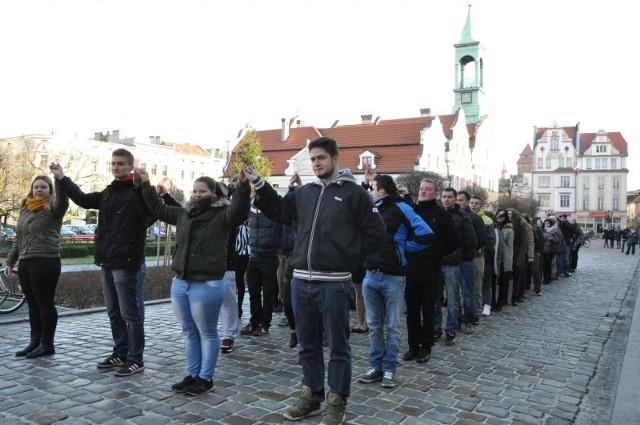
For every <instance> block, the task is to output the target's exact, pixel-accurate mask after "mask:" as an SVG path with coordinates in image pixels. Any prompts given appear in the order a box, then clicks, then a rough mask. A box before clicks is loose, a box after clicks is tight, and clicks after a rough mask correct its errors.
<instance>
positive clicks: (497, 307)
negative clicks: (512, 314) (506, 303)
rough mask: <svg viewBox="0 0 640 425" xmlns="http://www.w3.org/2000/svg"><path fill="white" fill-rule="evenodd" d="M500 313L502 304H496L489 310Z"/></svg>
mask: <svg viewBox="0 0 640 425" xmlns="http://www.w3.org/2000/svg"><path fill="white" fill-rule="evenodd" d="M500 311H502V304H500V303H498V304H496V306H495V307H493V308H492V309H491V312H500Z"/></svg>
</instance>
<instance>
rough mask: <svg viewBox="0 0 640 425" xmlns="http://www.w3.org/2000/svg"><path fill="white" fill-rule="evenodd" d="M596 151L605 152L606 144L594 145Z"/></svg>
mask: <svg viewBox="0 0 640 425" xmlns="http://www.w3.org/2000/svg"><path fill="white" fill-rule="evenodd" d="M596 153H607V145H596Z"/></svg>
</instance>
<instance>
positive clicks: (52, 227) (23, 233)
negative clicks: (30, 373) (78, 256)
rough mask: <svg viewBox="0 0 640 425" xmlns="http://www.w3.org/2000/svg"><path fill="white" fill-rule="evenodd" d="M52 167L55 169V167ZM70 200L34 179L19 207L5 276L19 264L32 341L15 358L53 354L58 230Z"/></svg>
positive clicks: (47, 180) (45, 181) (44, 180)
mask: <svg viewBox="0 0 640 425" xmlns="http://www.w3.org/2000/svg"><path fill="white" fill-rule="evenodd" d="M51 167H55V165H54V164H52V165H51ZM68 207H69V198H68V197H67V195H66V194H65V193H64V191H63V190H62V188H61V187H60V185H59V183H58V182H57V181H56V184H55V191H54V185H53V182H52V181H51V179H50V178H49V177H47V176H37V177H36V178H35V179H33V182H32V183H31V189H30V190H29V194H28V195H27V197H26V198H25V199H24V200H23V201H22V205H21V206H20V217H19V218H18V223H17V225H16V239H15V241H14V242H13V246H12V247H11V250H10V251H9V254H8V255H7V261H6V266H5V268H4V275H5V276H7V277H9V276H11V274H12V271H11V270H12V269H13V267H14V266H15V265H16V263H17V262H18V261H19V262H20V264H19V265H20V267H19V271H18V278H19V279H20V286H22V291H23V292H24V296H25V298H26V300H27V304H28V305H29V324H30V326H31V341H30V342H29V345H27V346H26V347H25V348H24V349H22V350H20V351H17V352H16V356H18V357H27V358H29V359H31V358H35V357H40V356H46V355H50V354H54V353H55V349H54V346H53V339H54V335H55V333H56V325H57V324H58V311H57V310H56V306H55V303H54V297H55V293H56V286H57V285H58V278H59V277H60V271H61V264H60V227H61V226H62V218H63V217H64V214H65V212H66V211H67V208H68Z"/></svg>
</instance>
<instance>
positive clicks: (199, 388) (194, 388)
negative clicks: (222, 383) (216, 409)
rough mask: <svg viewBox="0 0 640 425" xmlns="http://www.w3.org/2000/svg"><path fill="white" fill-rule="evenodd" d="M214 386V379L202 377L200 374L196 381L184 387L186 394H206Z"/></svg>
mask: <svg viewBox="0 0 640 425" xmlns="http://www.w3.org/2000/svg"><path fill="white" fill-rule="evenodd" d="M212 388H213V379H208V380H207V379H202V378H201V377H199V376H196V379H195V381H194V382H193V383H192V384H191V385H188V386H186V387H185V388H184V390H183V391H184V393H185V394H186V395H200V394H204V393H206V392H208V391H211V389H212Z"/></svg>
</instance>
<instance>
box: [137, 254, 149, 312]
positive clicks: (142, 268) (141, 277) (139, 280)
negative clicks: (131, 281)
mask: <svg viewBox="0 0 640 425" xmlns="http://www.w3.org/2000/svg"><path fill="white" fill-rule="evenodd" d="M146 275H147V264H146V263H145V262H144V261H143V262H142V264H141V265H140V270H138V272H137V273H136V282H137V283H138V285H137V287H136V290H137V291H138V293H137V297H138V310H140V318H141V319H142V323H144V278H145V276H146Z"/></svg>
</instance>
